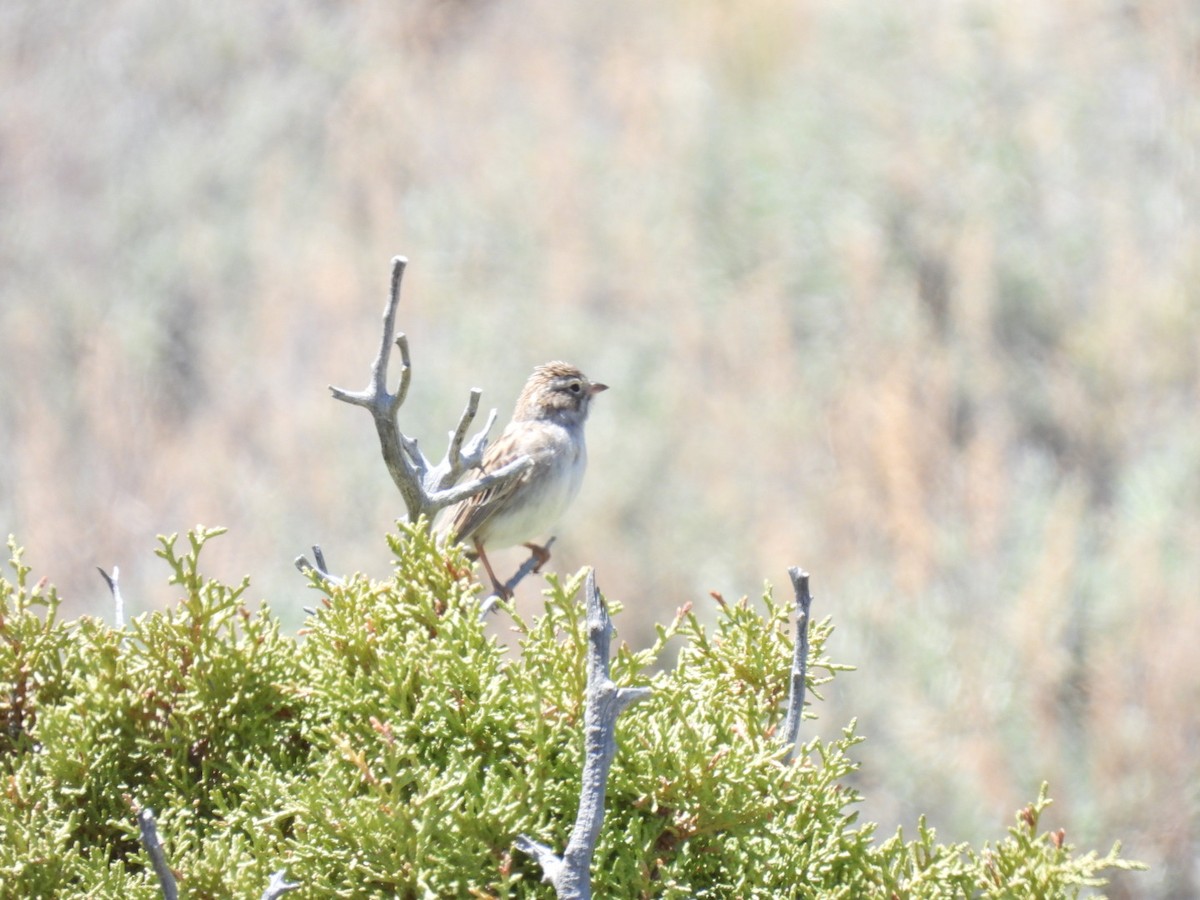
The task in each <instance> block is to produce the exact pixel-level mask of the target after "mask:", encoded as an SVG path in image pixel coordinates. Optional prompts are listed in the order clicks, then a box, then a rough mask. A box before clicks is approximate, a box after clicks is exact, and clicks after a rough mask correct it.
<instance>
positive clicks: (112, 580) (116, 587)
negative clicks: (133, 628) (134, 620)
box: [96, 566, 125, 629]
mask: <svg viewBox="0 0 1200 900" xmlns="http://www.w3.org/2000/svg"><path fill="white" fill-rule="evenodd" d="M96 571H97V572H99V573H100V575H101V576H102V577H103V578H104V583H105V584H107V585H108V590H109V593H111V594H112V598H113V606H114V607H115V618H116V620H117V628H118V629H122V628H124V627H125V598H124V597H122V596H121V585H120V583H119V579H120V577H121V567H120V566H113V570H112V574H111V575H109V574H108V573H107V572H105V571H104V570H103V569H101V568H100V567H99V566H96Z"/></svg>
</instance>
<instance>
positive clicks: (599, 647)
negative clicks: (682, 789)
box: [516, 571, 650, 900]
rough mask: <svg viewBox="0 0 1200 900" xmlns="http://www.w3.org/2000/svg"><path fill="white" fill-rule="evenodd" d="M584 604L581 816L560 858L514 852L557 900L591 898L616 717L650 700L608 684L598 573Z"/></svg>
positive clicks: (531, 848) (521, 840) (641, 692)
mask: <svg viewBox="0 0 1200 900" xmlns="http://www.w3.org/2000/svg"><path fill="white" fill-rule="evenodd" d="M583 592H584V599H585V602H586V603H587V629H588V676H587V698H586V704H587V706H586V709H585V711H584V716H583V723H584V762H583V784H582V787H581V790H580V794H579V812H578V814H577V815H576V817H575V825H574V827H573V828H572V829H571V837H570V839H569V840H568V841H567V849H566V850H564V851H563V855H562V856H561V857H560V856H558V855H557V854H556V853H555V852H554V850H553V849H551V848H550V847H548V846H546V845H545V844H542V843H539V842H538V841H535V840H533V839H532V838H530V837H528V836H526V835H521V836H520V837H518V838H517V841H516V845H517V848H518V849H519V850H521V851H523V852H525V853H528V854H529V855H530V856H532V857H533V858H534V859H536V860H537V861H538V864H539V865H540V866H541V867H542V878H543V880H545V881H547V882H549V883H550V884H552V885H554V892H555V894H556V895H557V896H558V897H559V898H560V900H567V898H570V900H588V898H590V897H591V896H592V884H591V866H592V856H593V855H594V854H595V851H596V841H597V840H598V839H599V837H600V826H601V824H602V823H603V822H604V795H605V791H606V790H607V787H608V770H609V768H610V767H611V766H612V761H613V756H615V755H616V752H617V736H616V727H617V716H619V715H620V714H621V713H622V712H623V711H624V710H625V708H626V707H628V706H629V705H630V704H632V703H636V702H637V701H638V700H644V699H645V698H646V697H648V696H650V689H649V688H618V687H617V686H616V685H615V684H614V683H613V681H612V679H611V678H609V675H608V659H609V648H610V645H611V643H612V634H613V625H612V618H611V617H610V616H609V614H608V607H607V606H606V605H605V603H604V599H603V598H602V597H601V596H600V592H599V591H598V590H597V589H596V573H595V572H594V571H589V572H588V574H587V579H586V580H585V581H584V585H583Z"/></svg>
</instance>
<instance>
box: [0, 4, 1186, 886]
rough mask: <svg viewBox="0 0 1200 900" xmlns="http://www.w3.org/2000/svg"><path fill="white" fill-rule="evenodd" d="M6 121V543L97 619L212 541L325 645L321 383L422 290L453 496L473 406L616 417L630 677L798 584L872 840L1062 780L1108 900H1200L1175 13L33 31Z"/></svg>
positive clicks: (996, 812) (1182, 20)
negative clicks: (397, 287) (594, 385)
mask: <svg viewBox="0 0 1200 900" xmlns="http://www.w3.org/2000/svg"><path fill="white" fill-rule="evenodd" d="M0 96H2V102H0V532H14V533H15V534H16V535H17V537H18V540H19V541H20V542H21V543H22V544H24V545H25V546H26V547H27V548H28V550H29V553H28V557H27V559H28V560H29V561H30V562H31V563H32V564H33V565H34V567H35V570H36V571H37V572H38V573H45V574H47V575H49V577H50V578H51V579H52V580H53V581H54V582H55V583H57V584H58V585H59V586H60V588H61V589H62V590H63V592H64V593H65V594H66V596H67V606H68V611H70V612H74V613H77V614H82V613H92V614H100V615H105V616H107V615H109V610H110V604H109V602H108V598H107V592H106V590H105V587H104V585H103V583H102V582H101V580H100V578H99V576H98V575H97V574H96V573H95V568H94V567H95V566H96V565H102V566H105V567H106V568H107V567H110V566H112V565H113V564H118V565H120V567H121V577H122V584H123V587H124V590H125V595H126V598H127V601H128V602H129V603H130V604H131V605H132V606H134V607H135V608H138V609H144V608H148V607H152V606H157V605H161V604H163V603H166V602H169V601H170V600H172V599H173V594H172V593H171V592H170V591H169V590H168V589H167V588H166V587H165V575H166V572H165V570H163V568H162V566H161V564H159V563H158V562H157V561H156V560H155V559H154V558H153V554H152V550H153V548H154V546H155V542H154V535H155V534H157V533H163V532H173V531H183V530H185V529H187V528H188V527H191V526H193V525H195V524H196V523H197V522H203V523H206V524H214V525H215V524H222V525H227V526H229V528H230V532H231V533H230V535H229V536H228V537H226V538H225V539H223V540H222V541H220V542H217V543H216V544H214V545H213V547H212V548H211V550H212V553H211V554H210V555H209V556H208V566H209V569H210V571H212V574H214V575H216V576H219V577H222V578H226V579H227V580H230V581H236V580H237V579H238V578H240V576H241V575H242V574H245V573H249V574H250V575H251V576H252V578H253V580H254V587H253V588H252V591H254V592H256V593H258V594H260V595H262V596H266V597H268V598H269V599H270V601H271V603H272V605H273V606H274V607H275V608H276V609H277V610H280V612H281V613H282V614H283V615H284V616H285V620H286V619H287V617H288V616H291V617H292V621H294V622H296V623H297V624H298V623H299V621H300V618H301V615H302V614H301V613H300V610H299V608H300V605H301V604H302V603H305V602H311V594H308V593H307V592H306V591H305V588H304V581H303V579H302V578H300V577H299V576H298V575H297V574H296V573H295V572H294V570H293V569H292V564H291V559H292V558H293V557H294V556H295V555H297V554H298V553H300V552H303V551H305V550H306V548H307V546H308V545H309V544H311V543H314V542H316V543H320V544H322V545H323V547H324V548H325V549H326V551H327V553H328V555H329V557H330V562H331V564H332V565H333V567H334V568H335V569H342V570H355V569H358V570H363V571H366V572H368V573H370V574H372V575H375V576H379V575H382V574H384V573H385V572H386V568H387V566H388V562H387V560H388V553H387V550H386V547H385V545H384V542H383V540H382V537H381V535H382V533H383V532H384V531H385V530H386V529H388V528H389V527H390V526H391V524H392V522H393V520H394V518H395V517H396V516H397V515H399V514H400V513H401V512H402V505H401V503H400V500H399V496H398V495H397V494H396V493H395V492H394V489H393V487H392V486H391V483H390V481H389V480H388V478H387V475H386V473H385V471H384V469H383V466H382V464H381V462H380V460H379V457H378V450H377V445H376V442H375V438H374V433H373V429H372V427H371V425H370V421H369V418H368V417H367V416H366V415H365V414H363V413H362V412H361V411H359V410H354V409H351V408H349V407H346V406H343V405H341V404H337V403H335V402H333V401H332V400H330V398H329V396H328V392H327V390H326V385H328V384H330V383H334V384H339V385H342V386H345V387H350V388H358V387H361V386H362V385H363V384H365V382H366V378H367V374H368V368H369V364H370V360H371V357H372V356H373V354H374V351H375V347H376V342H377V339H378V321H379V315H380V312H381V310H382V307H383V303H384V300H385V298H386V287H387V279H388V271H389V260H390V259H391V257H392V256H393V255H395V254H404V255H406V256H408V257H409V259H410V261H411V264H410V267H409V271H408V274H407V276H406V282H405V289H404V296H403V303H402V307H401V313H400V322H399V325H400V327H401V328H402V329H404V330H405V331H407V332H408V333H409V335H410V337H411V342H412V346H413V352H414V361H415V377H414V387H413V392H412V395H411V398H410V400H409V403H408V405H407V406H406V408H405V410H404V412H403V414H402V421H403V422H404V424H405V427H406V429H407V430H408V431H409V432H410V433H415V434H417V435H418V436H419V437H421V438H422V440H423V444H424V445H425V446H426V447H427V448H428V449H429V451H430V452H433V453H436V454H439V455H440V453H441V451H442V449H443V447H444V441H445V434H446V432H447V431H448V430H449V429H450V428H451V427H452V426H453V424H454V422H455V421H456V419H457V416H458V413H459V411H460V410H461V408H462V405H463V403H464V402H465V399H466V393H467V390H468V388H470V387H471V386H473V385H478V386H481V387H483V388H484V389H485V394H484V404H485V406H489V405H495V406H497V407H499V409H500V414H501V418H502V420H503V419H506V418H507V416H508V415H509V413H510V412H511V408H512V402H513V399H514V398H515V395H516V393H517V391H518V390H519V388H520V385H521V384H522V382H523V381H524V378H525V377H526V375H527V374H528V372H529V370H530V369H531V368H532V366H533V365H535V364H536V363H539V362H543V361H545V360H547V359H551V358H558V357H562V358H566V359H569V360H572V361H574V362H576V363H578V364H579V365H580V366H582V367H583V368H584V370H585V371H586V372H588V373H589V374H590V375H592V376H593V377H595V378H597V379H599V380H602V381H605V382H607V383H608V384H610V385H611V386H612V387H613V390H612V391H610V392H609V393H607V394H605V395H604V396H603V397H602V398H601V401H600V402H599V403H598V405H597V408H596V410H595V412H594V415H593V421H592V422H591V426H590V433H589V438H590V445H591V454H592V461H591V469H590V473H589V478H588V481H587V483H586V485H585V488H584V492H583V495H582V496H581V498H580V501H579V502H578V504H577V506H576V507H575V509H574V511H573V514H572V515H571V516H570V519H569V521H568V522H566V523H564V527H563V528H561V529H560V530H559V535H560V540H559V544H558V545H556V553H555V563H554V565H555V566H556V567H557V568H559V569H560V570H574V569H575V568H577V567H578V566H580V565H583V564H593V565H595V566H596V567H597V569H598V571H599V574H600V582H601V585H602V587H603V588H604V589H605V590H606V591H607V592H608V593H610V594H611V595H612V596H613V597H615V598H618V599H620V600H621V601H623V602H624V603H625V604H626V606H627V610H628V612H627V613H626V614H625V615H624V617H623V619H622V621H621V622H619V623H618V624H619V626H620V627H621V630H622V637H623V638H625V639H626V640H628V641H629V642H630V643H633V644H635V645H645V644H647V643H649V641H650V634H651V629H652V626H653V623H654V622H656V621H666V620H669V619H670V617H671V616H672V614H673V612H674V609H675V608H676V607H677V606H678V605H680V604H682V603H684V602H688V601H691V602H694V603H696V605H697V608H698V609H700V610H701V611H702V612H704V611H705V609H706V604H707V609H708V610H711V605H712V601H711V600H709V599H708V597H707V595H708V592H709V591H712V590H715V591H719V592H721V593H722V594H724V595H725V596H727V597H730V598H732V597H736V596H739V595H741V594H745V593H748V594H750V595H752V596H753V595H754V594H755V593H756V592H757V591H758V590H759V589H760V587H761V583H762V579H763V578H764V577H765V578H768V579H769V580H771V581H773V582H775V583H776V584H779V585H784V586H786V584H787V578H786V572H785V570H786V567H787V566H788V565H793V564H798V565H802V566H804V567H806V568H807V569H809V570H810V571H811V572H812V574H813V583H814V588H815V590H816V593H817V594H818V596H817V601H816V608H815V609H816V612H817V614H819V615H826V614H831V615H833V616H834V617H835V622H836V624H837V628H838V631H837V633H836V634H835V635H834V638H833V639H832V640H831V642H830V645H829V651H830V653H831V655H832V656H833V657H834V658H835V659H836V660H838V661H842V662H850V663H855V664H857V665H858V666H859V667H860V668H859V671H858V672H857V673H852V674H849V675H846V676H844V677H842V678H840V679H839V680H838V681H837V682H836V683H835V684H834V685H832V686H831V687H830V689H829V692H828V701H829V702H828V704H827V705H826V706H824V707H823V710H822V713H823V718H822V720H821V721H820V722H819V723H817V727H818V728H819V729H820V730H822V731H823V732H825V733H827V734H828V735H829V736H831V737H832V736H834V735H836V734H837V733H838V732H839V730H840V727H841V726H842V725H843V724H844V723H845V722H846V721H847V720H848V719H849V718H850V717H852V716H858V717H859V719H860V727H859V731H860V732H861V733H862V734H863V735H865V736H866V737H867V738H868V742H867V743H866V744H864V745H863V746H862V747H861V748H860V755H861V757H862V758H863V760H864V769H863V772H862V773H861V778H860V782H859V785H858V786H859V787H860V788H861V789H862V790H863V791H864V792H865V793H866V796H867V802H866V805H865V808H864V811H863V814H864V816H865V817H867V818H870V819H874V820H877V821H879V822H881V824H882V826H883V830H884V832H887V831H889V830H890V829H892V828H893V827H894V826H895V825H896V824H903V825H904V826H905V827H906V828H910V827H911V826H913V825H914V824H915V819H916V816H917V814H918V813H920V812H927V813H929V815H930V823H931V824H932V825H934V826H936V827H937V828H938V829H939V836H940V837H942V838H943V839H946V840H980V839H982V838H985V837H989V836H994V835H995V834H997V833H998V832H999V831H1000V829H1001V828H1002V827H1003V826H1004V825H1006V824H1007V823H1008V822H1009V821H1011V817H1012V814H1013V811H1014V810H1015V809H1017V807H1018V806H1020V805H1022V804H1023V803H1025V802H1026V801H1027V800H1028V799H1029V798H1030V797H1032V796H1035V795H1036V793H1037V787H1038V784H1039V783H1040V782H1041V780H1042V779H1049V781H1050V783H1051V793H1052V794H1053V796H1054V797H1056V798H1057V799H1058V805H1057V806H1056V807H1055V809H1054V811H1053V812H1052V814H1051V815H1052V818H1053V817H1057V818H1058V819H1059V820H1060V824H1065V825H1066V826H1067V827H1068V840H1070V841H1072V842H1075V843H1077V844H1079V845H1082V846H1094V847H1107V846H1108V845H1109V844H1110V843H1111V841H1112V840H1114V839H1117V838H1120V839H1122V840H1124V842H1125V852H1126V853H1127V854H1128V855H1129V856H1131V857H1133V858H1135V859H1141V860H1144V861H1146V862H1148V863H1150V864H1151V865H1152V866H1153V870H1152V871H1151V872H1150V873H1148V874H1142V875H1133V876H1130V877H1129V878H1127V879H1126V880H1125V881H1122V882H1118V883H1117V885H1116V887H1115V890H1114V891H1113V892H1112V893H1113V894H1114V895H1115V896H1118V897H1134V896H1137V897H1141V896H1144V897H1190V896H1194V895H1195V894H1196V893H1197V892H1198V891H1200V833H1198V832H1200V762H1198V760H1200V715H1198V713H1197V710H1198V709H1200V655H1198V654H1197V653H1196V650H1195V644H1196V639H1197V638H1196V636H1197V634H1200V602H1198V601H1200V424H1198V418H1200V417H1198V410H1200V208H1198V205H1197V198H1200V159H1198V156H1197V153H1198V149H1200V8H1198V7H1197V6H1196V5H1195V4H1193V3H1188V2H1183V0H1147V2H1127V3H1111V2H1099V0H1076V2H1072V3H1032V2H1029V3H1004V2H1000V0H968V2H963V3H933V2H917V3H909V4H876V3H868V2H862V0H850V2H845V0H842V2H835V0H824V2H821V0H813V2H784V0H742V2H740V3H737V4H733V3H728V2H718V0H690V2H688V0H666V2H660V3H642V2H633V0H611V2H609V3H605V4H564V3H558V2H551V0H512V2H508V0H490V2H466V0H459V2H452V0H412V2H395V3H374V2H360V3H325V2H316V0H310V2H296V3H264V4H242V3H235V2H232V0H208V2H206V3H203V4H199V3H195V4H187V5H183V6H180V5H176V4H162V3H157V2H152V0H115V2H111V3H105V4H94V3H82V2H62V3H55V4H46V3H34V2H28V0H17V2H7V3H5V4H3V6H2V7H0ZM500 556H501V558H502V557H503V555H500ZM517 558H518V557H517V556H516V555H515V554H514V555H513V556H512V560H513V561H515V560H516V559H517ZM521 602H522V603H526V604H535V603H537V588H536V586H535V585H533V584H532V583H531V582H527V584H526V586H525V587H524V589H523V594H522V597H521ZM707 614H711V612H709V613H707Z"/></svg>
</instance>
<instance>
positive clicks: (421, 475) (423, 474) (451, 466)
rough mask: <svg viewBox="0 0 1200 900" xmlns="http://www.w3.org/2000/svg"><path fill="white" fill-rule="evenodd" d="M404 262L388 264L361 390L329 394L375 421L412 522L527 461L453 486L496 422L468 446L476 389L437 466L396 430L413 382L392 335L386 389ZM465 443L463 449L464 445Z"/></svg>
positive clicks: (404, 350) (401, 343)
mask: <svg viewBox="0 0 1200 900" xmlns="http://www.w3.org/2000/svg"><path fill="white" fill-rule="evenodd" d="M407 265H408V260H406V259H405V258H404V257H403V256H397V257H395V258H394V259H393V260H392V283H391V292H390V293H389V295H388V302H387V306H386V307H385V308H384V311H383V333H382V338H381V340H380V344H379V353H378V355H377V356H376V357H375V361H374V362H373V363H372V364H371V381H370V383H369V384H368V385H367V387H366V388H365V389H364V390H361V391H347V390H344V389H342V388H339V387H334V386H332V385H330V387H329V390H330V391H331V392H332V394H333V396H334V397H335V398H336V399H338V400H341V401H343V402H345V403H350V404H352V405H354V406H361V407H363V408H364V409H366V410H367V411H368V412H370V413H371V417H372V419H374V421H375V431H376V432H377V433H378V435H379V447H380V450H381V451H382V453H383V461H384V464H385V465H386V466H387V470H388V472H389V473H390V474H391V476H392V481H394V482H395V483H396V487H397V488H399V489H400V496H401V497H403V498H404V505H405V507H406V509H407V512H408V520H409V521H410V522H415V521H416V520H417V518H418V517H420V516H422V515H424V516H426V517H427V518H428V519H429V520H431V521H432V519H433V517H434V515H435V514H436V513H437V512H438V511H439V510H441V509H442V508H444V507H446V506H449V505H451V504H453V503H457V502H458V501H459V500H463V499H465V498H467V497H471V496H473V495H475V494H477V493H479V492H480V491H484V490H487V489H488V488H489V487H491V486H492V485H494V484H496V483H497V482H505V481H507V480H508V479H511V478H516V477H517V476H518V475H519V474H520V473H521V472H523V471H524V470H525V469H526V468H527V467H528V466H530V465H532V462H531V461H530V460H527V459H522V460H517V461H514V463H513V464H512V465H510V466H505V467H504V468H503V469H500V470H497V471H496V472H494V473H492V474H491V475H489V476H487V477H486V478H480V479H475V480H473V481H469V482H466V483H464V484H460V485H457V486H454V482H456V481H457V480H458V479H459V478H460V477H461V476H462V474H463V473H464V472H466V471H467V470H468V469H471V468H473V467H475V466H477V465H478V464H479V462H480V460H481V459H482V458H483V450H484V448H485V447H486V445H487V433H488V430H489V429H490V428H491V426H492V423H493V422H495V419H496V415H495V412H493V413H492V414H491V415H490V416H489V417H488V421H487V425H486V426H485V428H484V429H483V431H481V432H479V433H478V434H477V435H475V437H473V438H472V439H471V440H470V441H469V442H466V433H467V430H468V429H469V428H470V426H471V422H472V421H473V420H474V418H475V415H476V413H477V411H478V409H479V391H478V389H476V390H473V391H472V392H471V397H470V399H469V400H468V402H467V408H466V410H465V411H464V412H463V414H462V417H461V418H460V419H459V422H458V427H457V428H456V429H455V430H454V431H453V432H451V437H450V446H449V447H448V448H447V449H446V456H445V457H444V458H443V459H442V461H441V462H439V463H438V464H437V465H431V464H430V462H429V460H428V459H427V458H426V456H425V454H424V453H423V452H422V451H421V449H420V447H419V446H418V445H417V441H416V439H415V438H410V437H408V436H407V435H405V434H404V433H402V432H401V431H400V426H399V424H398V421H397V415H398V413H399V411H400V407H401V405H403V403H404V399H405V397H407V396H408V388H409V384H410V382H411V380H412V362H411V360H410V358H409V352H408V339H407V338H406V337H405V336H404V335H403V334H400V335H397V336H396V337H395V341H394V344H395V347H396V349H397V350H399V352H400V364H401V369H400V385H399V387H398V388H397V389H396V393H394V394H392V393H389V392H388V389H387V369H388V358H389V356H391V353H392V345H393V335H395V334H396V308H397V306H398V305H399V303H400V284H401V281H402V279H403V276H404V269H405V267H406V266H407ZM464 442H465V447H464Z"/></svg>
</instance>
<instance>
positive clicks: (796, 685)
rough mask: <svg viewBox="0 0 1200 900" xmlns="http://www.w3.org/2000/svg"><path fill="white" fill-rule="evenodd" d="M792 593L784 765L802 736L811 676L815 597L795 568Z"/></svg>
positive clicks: (791, 571) (804, 575)
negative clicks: (793, 625)
mask: <svg viewBox="0 0 1200 900" xmlns="http://www.w3.org/2000/svg"><path fill="white" fill-rule="evenodd" d="M788 575H789V576H790V577H791V579H792V592H793V593H794V594H795V597H796V651H795V653H794V655H793V656H792V684H791V690H790V691H789V693H788V708H787V717H786V718H785V719H784V720H783V741H784V743H785V744H786V745H787V748H788V751H787V754H786V755H785V756H784V757H783V761H784V763H790V762H791V761H792V757H793V756H794V755H795V753H796V738H797V737H799V736H800V717H801V716H802V715H803V713H804V689H805V679H806V677H807V676H808V613H809V609H810V607H811V606H812V594H810V593H809V591H808V573H807V572H804V571H801V570H800V569H799V568H797V567H796V566H792V568H790V569H788Z"/></svg>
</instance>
